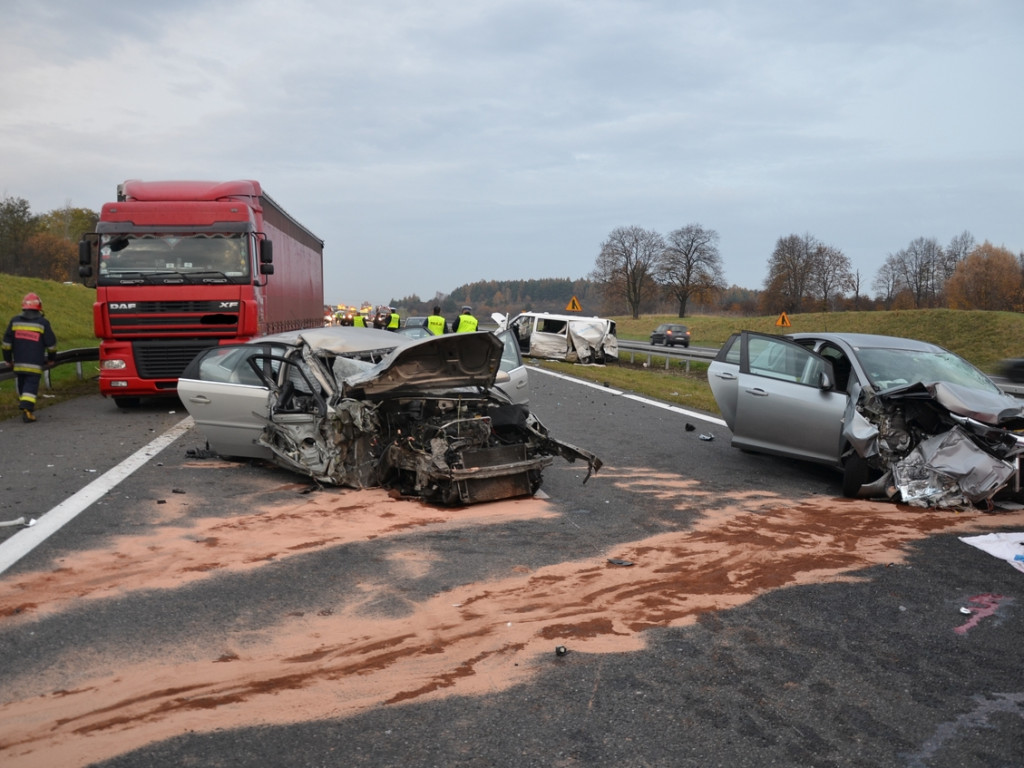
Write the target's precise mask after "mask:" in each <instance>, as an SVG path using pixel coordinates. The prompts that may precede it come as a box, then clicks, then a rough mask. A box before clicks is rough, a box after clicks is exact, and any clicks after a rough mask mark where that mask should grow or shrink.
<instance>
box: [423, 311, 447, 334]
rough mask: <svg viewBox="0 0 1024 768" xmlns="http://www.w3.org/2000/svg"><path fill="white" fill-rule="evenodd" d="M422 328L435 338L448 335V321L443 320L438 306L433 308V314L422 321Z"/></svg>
mask: <svg viewBox="0 0 1024 768" xmlns="http://www.w3.org/2000/svg"><path fill="white" fill-rule="evenodd" d="M423 327H424V328H426V329H427V330H428V331H430V332H431V333H432V334H434V335H435V336H442V335H443V334H446V333H448V321H447V320H445V319H444V316H443V315H442V314H441V308H440V307H439V306H436V305H435V306H434V314H432V315H431V316H430V317H428V318H427V319H426V320H424V321H423Z"/></svg>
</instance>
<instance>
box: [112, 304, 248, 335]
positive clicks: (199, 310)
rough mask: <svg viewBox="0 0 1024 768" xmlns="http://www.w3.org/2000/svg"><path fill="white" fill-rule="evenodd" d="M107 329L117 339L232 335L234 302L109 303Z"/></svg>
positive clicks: (235, 329)
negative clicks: (157, 334) (156, 335)
mask: <svg viewBox="0 0 1024 768" xmlns="http://www.w3.org/2000/svg"><path fill="white" fill-rule="evenodd" d="M108 310H109V313H110V330H111V332H112V333H113V335H114V336H115V337H116V338H122V339H123V338H130V337H132V336H149V335H152V334H153V333H159V334H161V335H162V336H197V335H200V334H202V335H203V336H235V335H237V333H238V313H239V303H238V302H237V301H139V302H130V303H123V304H118V303H111V304H109V305H108Z"/></svg>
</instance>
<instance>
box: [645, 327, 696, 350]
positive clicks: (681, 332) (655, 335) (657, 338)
mask: <svg viewBox="0 0 1024 768" xmlns="http://www.w3.org/2000/svg"><path fill="white" fill-rule="evenodd" d="M651 344H664V345H665V346H666V347H674V346H675V345H676V344H682V345H683V346H684V347H689V346H690V329H689V328H687V327H686V326H685V325H678V324H676V323H662V324H661V325H659V326H658V327H657V328H655V329H654V330H653V331H651Z"/></svg>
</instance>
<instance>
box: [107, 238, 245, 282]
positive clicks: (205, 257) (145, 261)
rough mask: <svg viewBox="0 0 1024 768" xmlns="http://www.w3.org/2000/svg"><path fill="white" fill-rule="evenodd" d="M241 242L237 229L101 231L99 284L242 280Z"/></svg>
mask: <svg viewBox="0 0 1024 768" xmlns="http://www.w3.org/2000/svg"><path fill="white" fill-rule="evenodd" d="M247 242H248V241H247V239H246V238H245V237H244V236H243V235H240V234H232V235H205V234H203V235H190V236H182V235H136V234H123V235H103V239H102V240H101V241H100V274H99V283H100V284H101V285H117V284H122V283H139V282H144V283H167V282H177V283H181V282H185V283H190V284H203V283H248V282H249V280H250V276H251V272H250V269H249V263H250V260H249V249H248V247H247Z"/></svg>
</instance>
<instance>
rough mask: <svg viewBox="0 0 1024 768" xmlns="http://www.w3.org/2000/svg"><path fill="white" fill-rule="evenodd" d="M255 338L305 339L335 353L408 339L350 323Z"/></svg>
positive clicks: (385, 346)
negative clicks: (357, 326)
mask: <svg viewBox="0 0 1024 768" xmlns="http://www.w3.org/2000/svg"><path fill="white" fill-rule="evenodd" d="M253 342H277V343H279V344H288V345H291V346H298V345H299V344H300V343H301V342H305V343H306V344H307V345H308V346H309V347H310V349H312V350H314V351H317V352H321V351H322V352H332V353H334V354H336V355H350V354H356V353H359V352H372V351H375V350H378V349H393V348H395V347H398V346H402V345H404V344H407V343H408V342H409V339H408V338H407V337H405V336H401V335H399V334H397V333H392V332H391V331H385V330H381V329H378V328H356V327H355V326H351V325H332V326H328V327H324V328H306V329H305V330H302V331H284V332H283V333H275V334H272V335H270V336H261V337H260V338H258V339H253Z"/></svg>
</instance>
